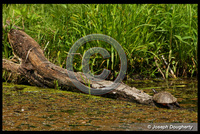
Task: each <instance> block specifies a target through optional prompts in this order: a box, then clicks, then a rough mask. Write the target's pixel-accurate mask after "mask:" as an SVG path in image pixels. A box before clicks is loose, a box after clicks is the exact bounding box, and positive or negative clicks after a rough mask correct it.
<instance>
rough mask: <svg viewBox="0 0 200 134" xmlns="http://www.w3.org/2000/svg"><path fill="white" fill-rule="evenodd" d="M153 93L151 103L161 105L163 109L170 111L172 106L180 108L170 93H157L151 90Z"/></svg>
mask: <svg viewBox="0 0 200 134" xmlns="http://www.w3.org/2000/svg"><path fill="white" fill-rule="evenodd" d="M152 90H153V92H154V96H153V101H154V102H156V103H158V104H161V105H163V106H165V107H168V108H170V109H173V104H175V105H176V106H178V107H180V105H179V104H178V102H177V98H175V97H174V96H173V95H172V94H171V93H169V92H166V91H162V92H159V93H158V92H157V91H156V90H155V89H152Z"/></svg>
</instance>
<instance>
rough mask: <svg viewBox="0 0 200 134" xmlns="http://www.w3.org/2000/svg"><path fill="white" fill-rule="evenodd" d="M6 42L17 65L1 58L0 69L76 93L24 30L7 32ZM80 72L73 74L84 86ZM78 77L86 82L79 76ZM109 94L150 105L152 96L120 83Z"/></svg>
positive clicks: (64, 72)
mask: <svg viewBox="0 0 200 134" xmlns="http://www.w3.org/2000/svg"><path fill="white" fill-rule="evenodd" d="M8 39H9V42H10V45H11V46H12V49H13V53H14V55H16V56H18V58H19V59H20V61H21V62H20V64H17V63H13V62H12V61H9V60H6V59H3V69H5V70H7V71H10V72H12V73H15V74H16V73H17V74H18V75H20V76H23V77H25V79H26V80H27V82H29V83H30V84H31V85H36V86H40V87H54V86H55V81H57V83H58V85H59V86H61V87H70V89H71V90H77V88H76V87H75V86H74V84H73V83H72V81H73V79H72V80H71V79H70V78H69V77H68V73H67V70H66V69H64V68H61V67H59V66H56V65H55V64H53V63H51V62H49V61H48V60H47V59H46V57H45V56H44V54H43V51H42V50H41V48H40V45H39V44H38V43H37V42H36V41H35V40H34V39H33V38H31V37H30V36H29V35H27V34H26V33H25V32H24V31H21V30H15V29H11V30H10V32H9V33H8ZM80 73H81V72H77V73H75V75H76V77H77V79H78V80H79V81H80V82H82V83H85V81H84V80H83V79H82V78H81V76H80ZM81 75H82V77H84V78H85V79H87V78H86V77H85V76H84V74H83V73H81ZM75 82H76V81H75ZM112 83H113V82H112V81H107V80H103V81H99V82H97V81H92V83H91V82H90V85H91V87H93V88H97V87H98V88H100V87H105V86H107V85H110V84H112ZM86 84H87V81H86ZM77 91H78V90H77ZM109 95H110V96H116V97H115V98H118V99H122V100H128V101H136V102H139V103H143V104H152V96H150V95H148V94H146V93H144V92H142V91H141V90H138V89H136V88H135V87H130V86H128V85H126V84H124V83H121V84H120V86H119V87H118V88H116V89H115V90H113V91H111V92H110V93H108V94H106V96H109Z"/></svg>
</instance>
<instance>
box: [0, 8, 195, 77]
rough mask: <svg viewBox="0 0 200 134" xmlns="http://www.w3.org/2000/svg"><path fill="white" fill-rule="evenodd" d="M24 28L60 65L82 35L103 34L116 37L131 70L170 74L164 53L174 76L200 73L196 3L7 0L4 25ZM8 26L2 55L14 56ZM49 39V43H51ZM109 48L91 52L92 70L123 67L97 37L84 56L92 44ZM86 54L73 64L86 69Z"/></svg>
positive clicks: (87, 46) (143, 73)
mask: <svg viewBox="0 0 200 134" xmlns="http://www.w3.org/2000/svg"><path fill="white" fill-rule="evenodd" d="M6 20H10V21H11V24H13V25H17V26H20V27H22V28H23V27H24V29H25V32H26V33H27V34H29V35H30V36H31V37H33V38H34V39H35V40H36V41H37V42H38V43H39V44H40V45H41V48H42V49H44V48H45V47H46V49H45V56H46V57H47V58H48V60H50V61H51V62H53V63H54V64H57V65H59V66H61V67H65V66H66V57H67V52H68V51H69V49H70V47H71V46H72V45H73V44H74V43H75V42H76V41H77V40H78V39H79V38H81V37H83V36H86V35H88V34H93V33H101V34H106V35H108V36H111V37H112V38H114V39H115V40H117V41H118V42H119V43H120V44H121V46H122V47H123V49H124V51H125V52H126V55H127V60H128V68H127V70H128V71H127V74H128V75H130V76H133V75H134V74H139V75H141V76H144V77H162V75H161V74H160V72H159V71H158V69H157V66H156V64H155V60H154V57H156V58H157V59H158V63H159V66H160V68H161V70H162V71H163V72H164V74H166V77H168V72H169V71H168V69H167V66H165V65H164V62H163V60H162V59H161V56H162V55H163V56H164V57H165V59H166V61H167V62H168V63H170V67H171V68H172V70H173V71H174V73H175V75H176V76H178V77H181V76H196V75H197V73H198V63H197V61H198V57H197V42H198V40H197V36H198V31H197V29H198V15H197V4H4V5H3V24H4V25H5V24H6ZM10 28H11V26H10V27H8V28H7V29H3V33H4V34H3V41H2V43H3V46H2V49H3V51H2V55H3V58H11V57H12V50H11V47H10V45H9V43H8V41H7V32H8V31H9V30H10ZM47 44H48V45H47ZM94 46H98V47H103V48H105V49H107V50H108V52H109V53H110V55H111V57H110V58H109V59H103V58H102V57H101V56H100V55H98V54H97V55H94V56H93V57H91V60H90V66H91V69H92V72H94V73H96V74H99V73H101V71H102V70H103V68H107V69H109V70H115V71H114V74H115V75H116V74H118V72H119V70H120V65H119V64H120V60H119V55H118V54H117V52H116V50H114V48H113V47H111V45H109V44H107V43H105V42H101V41H92V42H89V43H86V44H85V45H83V46H81V47H80V48H79V49H78V51H77V53H80V54H81V55H82V56H83V54H84V52H85V51H87V50H88V49H90V48H91V47H94ZM80 58H81V56H80V55H75V57H74V69H75V70H76V71H81V69H82V68H81V60H80Z"/></svg>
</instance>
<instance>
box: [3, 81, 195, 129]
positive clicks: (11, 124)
mask: <svg viewBox="0 0 200 134" xmlns="http://www.w3.org/2000/svg"><path fill="white" fill-rule="evenodd" d="M128 84H129V85H131V86H135V87H136V88H138V89H142V90H143V91H144V92H147V93H149V94H150V95H153V92H152V91H151V88H155V89H156V90H157V91H161V90H167V91H169V92H171V93H172V94H173V95H174V96H175V97H177V98H178V101H179V103H180V105H181V107H182V108H181V109H174V110H170V109H166V108H159V107H155V106H148V105H142V104H138V103H134V102H127V101H121V100H116V99H111V98H105V97H101V96H91V95H87V94H83V93H76V92H69V91H61V90H57V89H43V88H38V87H34V86H27V85H13V84H9V83H3V116H2V117H3V121H2V122H3V123H2V124H3V130H4V131H6V130H8V131H9V130H20V131H22V130H47V131H49V130H57V131H66V130H67V131H70V130H141V128H138V127H135V128H133V127H131V128H130V125H134V124H137V123H197V80H195V79H192V80H171V81H168V82H167V83H166V82H163V81H162V80H159V79H157V80H151V81H131V82H128Z"/></svg>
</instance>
